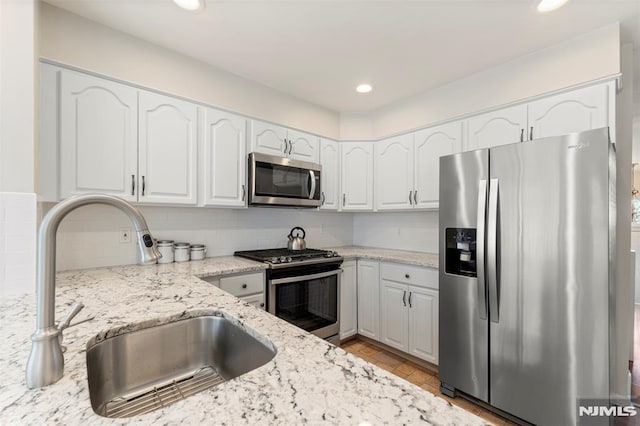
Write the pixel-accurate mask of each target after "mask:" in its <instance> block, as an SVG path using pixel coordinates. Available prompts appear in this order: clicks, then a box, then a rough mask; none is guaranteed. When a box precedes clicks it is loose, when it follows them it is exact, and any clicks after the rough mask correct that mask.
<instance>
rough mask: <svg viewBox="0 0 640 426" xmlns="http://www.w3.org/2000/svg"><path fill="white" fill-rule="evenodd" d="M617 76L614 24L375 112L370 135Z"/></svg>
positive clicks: (617, 36)
mask: <svg viewBox="0 0 640 426" xmlns="http://www.w3.org/2000/svg"><path fill="white" fill-rule="evenodd" d="M619 72H620V27H619V24H617V23H616V24H612V25H609V26H607V27H604V28H601V29H598V30H595V31H592V32H590V33H587V34H584V35H582V36H580V37H577V38H574V39H571V40H568V41H566V42H564V43H561V44H557V45H554V46H551V47H549V48H546V49H543V50H540V51H537V52H534V53H531V54H529V55H526V56H522V57H520V58H517V59H514V60H512V61H510V62H506V63H504V64H501V65H498V66H496V67H493V68H490V69H488V70H485V71H482V72H480V73H477V74H474V75H471V76H469V77H466V78H463V79H460V80H456V81H454V82H452V83H449V84H447V85H444V86H442V87H439V88H436V89H433V90H430V91H428V92H426V93H423V94H420V95H417V96H412V97H410V98H408V99H406V100H403V101H399V102H396V103H393V104H391V105H389V106H386V107H383V108H381V109H379V110H376V111H374V112H373V113H371V115H370V120H371V127H372V130H373V132H372V133H373V136H374V138H382V137H385V136H388V135H390V134H394V133H398V132H403V131H407V130H411V129H414V128H418V127H423V126H425V125H427V124H431V123H436V122H440V121H443V120H449V119H452V118H454V117H457V116H461V115H465V114H469V113H473V112H477V111H482V110H485V109H489V108H492V107H496V106H499V105H503V104H507V103H510V102H516V101H519V100H522V99H525V98H528V97H531V96H536V95H539V94H543V93H547V92H551V91H555V90H559V89H562V88H565V87H569V86H573V85H576V84H580V83H585V82H588V81H593V80H596V79H599V78H602V77H606V76H611V75H614V74H617V73H619ZM343 120H345V121H351V117H349V116H348V115H346V116H344V117H343ZM341 126H342V127H343V128H349V127H350V124H349V123H348V122H347V123H342V124H341Z"/></svg>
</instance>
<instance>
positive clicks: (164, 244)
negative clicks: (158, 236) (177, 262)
mask: <svg viewBox="0 0 640 426" xmlns="http://www.w3.org/2000/svg"><path fill="white" fill-rule="evenodd" d="M156 245H157V247H158V251H159V252H160V254H161V255H162V257H161V258H160V259H158V263H172V262H173V240H158V241H156Z"/></svg>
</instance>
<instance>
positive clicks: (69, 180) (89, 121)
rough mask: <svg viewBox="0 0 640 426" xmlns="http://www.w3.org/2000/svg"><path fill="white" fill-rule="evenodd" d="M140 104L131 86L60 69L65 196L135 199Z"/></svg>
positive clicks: (62, 191)
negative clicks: (104, 196) (96, 193)
mask: <svg viewBox="0 0 640 426" xmlns="http://www.w3.org/2000/svg"><path fill="white" fill-rule="evenodd" d="M49 105H51V104H49ZM136 105H137V90H136V89H134V88H132V87H129V86H125V85H123V84H118V83H114V82H112V81H108V80H104V79H101V78H96V77H93V76H88V75H85V74H79V73H76V72H73V71H68V70H61V72H60V116H59V120H60V122H59V125H60V198H67V197H70V196H72V195H77V194H86V193H90V192H100V193H105V194H111V195H116V196H118V197H122V198H124V199H125V200H128V201H136V199H137V197H136V192H135V191H136V187H135V186H136V185H137V168H138V165H137V162H138V148H137V120H136V115H137V107H136ZM48 114H49V112H47V113H45V114H44V115H45V116H47V115H48ZM49 161H52V160H49Z"/></svg>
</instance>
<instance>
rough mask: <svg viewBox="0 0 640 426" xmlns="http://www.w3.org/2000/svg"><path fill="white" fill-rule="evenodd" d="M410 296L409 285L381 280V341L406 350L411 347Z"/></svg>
mask: <svg viewBox="0 0 640 426" xmlns="http://www.w3.org/2000/svg"><path fill="white" fill-rule="evenodd" d="M408 297H409V291H408V287H407V285H405V284H402V283H398V282H395V281H390V280H385V279H381V280H380V341H381V342H382V343H384V344H386V345H389V346H392V347H394V348H396V349H400V350H401V351H405V352H406V351H407V350H408V349H409V336H408V324H409V323H408V321H409V310H408V305H407V298H408Z"/></svg>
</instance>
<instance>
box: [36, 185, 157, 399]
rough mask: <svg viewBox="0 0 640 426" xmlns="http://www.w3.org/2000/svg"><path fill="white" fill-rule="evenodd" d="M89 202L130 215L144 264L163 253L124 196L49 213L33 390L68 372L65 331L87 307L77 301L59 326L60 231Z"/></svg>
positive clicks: (65, 204)
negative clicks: (63, 221) (68, 217)
mask: <svg viewBox="0 0 640 426" xmlns="http://www.w3.org/2000/svg"><path fill="white" fill-rule="evenodd" d="M88 204H107V205H110V206H113V207H117V208H118V209H120V210H122V211H123V212H124V213H126V214H127V216H129V218H130V219H131V221H132V222H133V225H134V227H135V229H136V233H137V237H138V238H137V239H138V249H139V258H140V264H142V265H150V264H153V263H156V261H157V260H158V259H159V258H160V257H161V256H162V255H161V254H160V252H159V251H158V249H157V248H156V244H155V241H154V240H153V238H151V235H150V234H149V230H148V229H147V222H146V220H145V219H144V217H143V216H142V213H141V212H140V210H138V209H137V208H135V207H133V206H132V205H131V204H129V203H128V202H126V201H124V200H123V199H121V198H118V197H114V196H111V195H104V194H89V195H80V196H76V197H71V198H68V199H66V200H64V201H62V202H60V203H58V204H57V205H56V206H55V207H53V208H52V209H51V210H50V211H49V213H47V215H46V216H45V217H44V219H43V220H42V223H41V224H40V229H39V230H38V254H37V270H36V291H37V294H36V297H37V311H36V331H35V332H34V333H33V335H32V336H31V341H32V346H31V353H30V354H29V360H28V361H27V387H28V388H30V389H33V388H39V387H43V386H48V385H50V384H53V383H55V382H57V381H58V380H60V378H61V377H62V373H63V371H64V357H63V355H62V347H61V340H62V339H61V337H62V331H63V330H64V329H65V328H66V327H68V326H69V323H70V322H71V320H72V319H73V317H74V316H76V315H77V314H78V312H80V310H81V309H82V308H83V307H84V306H83V305H82V304H78V303H76V304H74V306H73V307H72V308H71V311H70V312H69V313H68V314H67V315H66V316H65V318H64V320H63V321H61V322H60V323H59V325H58V326H57V327H56V325H55V307H56V304H55V289H56V231H57V230H58V225H60V222H61V221H62V219H64V217H65V216H66V215H67V214H69V213H70V212H71V211H73V210H75V209H77V208H78V207H82V206H86V205H88Z"/></svg>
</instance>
